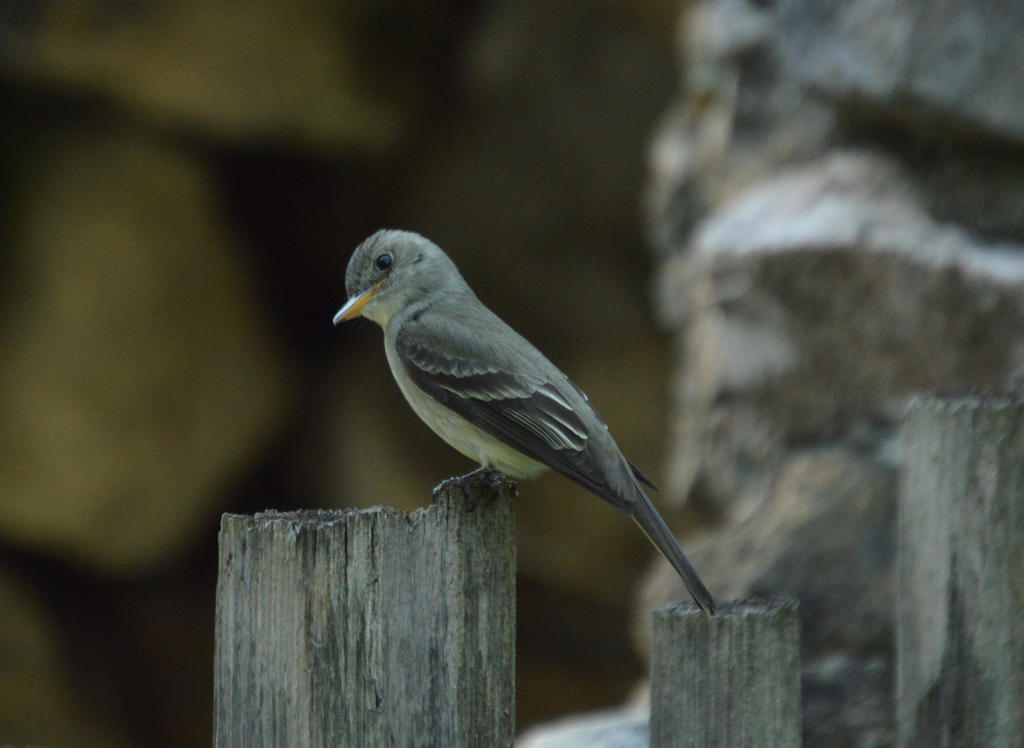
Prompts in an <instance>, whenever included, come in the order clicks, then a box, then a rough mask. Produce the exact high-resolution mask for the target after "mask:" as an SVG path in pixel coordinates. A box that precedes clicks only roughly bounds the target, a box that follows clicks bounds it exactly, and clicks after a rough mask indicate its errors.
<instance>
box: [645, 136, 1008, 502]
mask: <svg viewBox="0 0 1024 748" xmlns="http://www.w3.org/2000/svg"><path fill="white" fill-rule="evenodd" d="M660 279H661V286H660V290H659V309H660V310H661V316H662V319H663V320H665V321H666V322H667V323H669V324H681V325H682V326H683V330H684V335H683V341H684V342H683V344H682V348H681V349H680V350H681V358H680V359H679V362H680V365H681V367H682V368H681V373H682V375H681V376H680V378H679V380H678V384H677V389H676V397H677V402H678V404H679V411H678V412H679V418H678V419H677V420H676V421H675V424H674V429H675V434H676V439H675V442H674V444H675V446H674V449H673V454H672V457H671V459H670V462H671V466H672V467H671V472H670V474H669V481H668V489H669V491H670V495H672V496H679V495H685V494H687V493H689V492H691V491H693V490H694V488H695V486H699V487H700V491H701V495H702V496H703V497H704V498H705V499H706V500H707V499H710V500H711V501H712V503H713V504H714V505H715V506H716V507H717V509H719V510H722V509H724V508H726V507H725V506H724V505H727V504H729V503H730V502H731V501H735V500H737V499H738V498H739V497H741V496H743V495H744V493H745V491H747V489H749V488H751V487H752V485H753V484H754V483H756V482H758V481H762V480H763V481H768V482H770V481H771V480H772V476H773V475H774V471H775V468H776V466H777V465H778V464H779V460H780V459H781V457H782V456H783V455H784V453H785V451H786V450H787V449H789V448H791V447H792V446H793V445H797V444H800V443H805V442H807V441H814V440H851V441H853V442H857V441H863V440H864V439H865V438H867V439H868V441H870V442H872V443H874V448H875V449H879V450H883V451H884V449H885V447H886V440H885V438H881V439H879V438H877V437H878V435H880V434H882V433H883V432H884V431H885V430H886V429H891V428H892V427H893V425H894V424H895V423H896V421H897V420H898V418H899V417H900V415H901V413H902V407H903V404H904V403H905V402H906V399H907V398H908V397H909V396H910V395H911V394H912V393H914V392H915V391H918V390H922V389H928V388H933V387H940V386H941V387H954V386H966V385H972V384H974V385H978V384H990V385H993V386H998V385H999V384H1002V383H1003V382H1005V381H1006V378H1007V377H1008V376H1009V375H1010V373H1011V372H1013V371H1014V370H1015V369H1017V368H1018V367H1019V366H1021V365H1022V364H1024V334H1022V333H1021V330H1022V329H1024V249H1022V248H1021V247H1018V246H1015V245H1009V244H1003V245H993V244H990V243H988V242H985V241H983V240H979V239H976V238H974V237H972V236H970V235H969V234H967V233H965V232H964V231H962V230H960V229H958V228H957V227H955V226H951V225H944V224H939V223H937V222H935V221H933V220H932V219H930V218H929V217H928V216H927V215H926V214H925V213H924V212H923V210H922V209H921V207H920V203H919V201H918V200H917V198H916V197H915V193H914V190H913V188H912V186H911V184H910V183H909V182H908V181H907V178H906V177H905V176H903V175H902V174H901V172H900V171H899V170H898V169H896V168H895V167H893V165H892V164H891V163H889V162H887V161H886V160H885V159H884V158H881V157H878V156H873V155H865V154H854V153H844V154H838V155H834V156H832V157H829V158H825V159H823V160H822V161H821V162H820V163H817V164H814V165H811V166H808V167H805V168H802V169H798V170H795V171H792V172H788V173H782V174H780V175H779V176H778V177H776V178H774V179H770V180H767V181H766V182H764V183H762V184H759V185H756V186H754V187H752V188H751V189H750V191H749V192H748V193H747V194H746V195H745V196H743V197H742V198H740V199H737V200H735V201H734V202H732V203H730V204H728V205H727V206H726V207H724V208H723V209H722V210H721V211H719V212H718V213H717V214H715V215H714V216H713V217H711V218H710V219H709V220H708V221H707V222H706V223H704V224H703V225H702V226H701V228H700V229H699V230H698V231H697V232H696V233H695V234H694V238H693V243H692V246H691V248H690V249H689V251H688V252H686V253H685V254H680V255H677V256H676V257H674V258H673V259H671V260H670V261H668V262H667V263H666V265H665V266H664V267H663V269H662V272H661V273H660ZM882 457H884V455H882ZM762 493H763V490H762Z"/></svg>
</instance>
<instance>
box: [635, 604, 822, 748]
mask: <svg viewBox="0 0 1024 748" xmlns="http://www.w3.org/2000/svg"><path fill="white" fill-rule="evenodd" d="M801 729H802V722H801V714H800V621H799V616H798V613H797V605H796V603H795V602H792V601H786V600H767V601H748V602H735V603H726V604H724V605H722V606H721V607H720V608H719V611H718V615H715V616H709V615H708V614H707V613H705V612H703V611H702V610H700V609H699V608H698V607H697V606H696V605H694V604H693V603H677V604H675V605H670V606H668V607H665V608H660V609H658V610H656V611H654V638H653V651H652V653H651V748H675V747H676V746H707V745H722V746H730V748H741V747H742V746H752V747H753V746H756V747H758V748H772V746H787V747H788V746H796V745H800V731H801Z"/></svg>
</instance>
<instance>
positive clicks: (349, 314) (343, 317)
mask: <svg viewBox="0 0 1024 748" xmlns="http://www.w3.org/2000/svg"><path fill="white" fill-rule="evenodd" d="M383 282H384V279H383V278H381V279H380V280H379V281H377V283H376V284H374V285H373V286H371V287H370V288H368V289H366V290H365V291H363V292H362V293H361V294H359V295H358V296H353V297H352V298H351V299H349V300H348V301H346V302H345V306H343V307H342V308H341V309H339V310H338V313H337V314H335V315H334V324H335V325H337V324H338V323H339V322H346V321H348V320H350V319H355V318H356V317H358V316H359V315H360V314H361V313H362V311H363V307H364V306H366V305H367V304H368V303H369V302H370V299H372V298H373V295H374V294H375V293H377V289H379V288H380V286H381V284H382V283H383Z"/></svg>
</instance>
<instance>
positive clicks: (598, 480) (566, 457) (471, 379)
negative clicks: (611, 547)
mask: <svg viewBox="0 0 1024 748" xmlns="http://www.w3.org/2000/svg"><path fill="white" fill-rule="evenodd" d="M419 339H420V338H419V336H415V335H409V334H403V333H401V332H400V333H399V334H398V335H397V337H396V339H395V349H396V351H397V353H398V356H399V359H400V360H401V362H402V364H403V365H404V366H405V370H406V372H407V373H408V374H409V376H410V377H411V378H412V381H413V382H414V383H415V384H416V386H417V387H419V388H420V389H421V390H423V391H424V392H425V393H427V394H428V395H430V396H431V397H433V398H434V399H435V400H437V401H438V402H440V403H441V404H442V405H445V406H447V407H449V408H451V409H452V410H453V411H455V412H456V413H458V414H459V415H460V416H462V417H463V418H465V419H466V420H467V421H469V422H470V423H472V424H473V425H474V426H476V427H477V428H479V429H481V430H483V431H485V432H487V433H488V434H490V435H491V436H493V437H495V438H497V439H500V440H501V441H503V442H505V443H506V444H508V445H510V446H512V447H513V448H515V449H517V450H519V451H520V452H522V453H523V454H525V455H526V456H528V457H531V458H533V459H534V460H537V461H538V462H541V463H543V464H545V465H547V466H548V467H550V468H551V469H553V470H555V471H557V472H559V473H561V474H562V475H565V476H566V477H567V478H571V479H572V480H574V481H576V482H577V483H579V484H581V485H582V486H584V487H585V488H587V489H589V490H591V491H593V492H594V493H595V494H597V495H598V496H601V497H602V498H604V499H606V500H607V501H609V502H610V503H612V504H614V505H615V506H618V507H620V508H624V502H623V501H622V499H620V498H619V497H618V496H617V495H616V494H615V492H613V491H611V489H610V488H609V486H608V484H607V482H606V480H605V478H604V475H603V473H602V471H601V470H600V468H599V467H598V465H597V464H596V461H595V459H594V454H593V452H592V450H591V449H590V448H589V447H590V444H589V442H590V436H589V434H588V430H587V426H586V424H585V423H584V421H583V420H582V419H581V418H580V416H579V414H578V413H577V412H576V410H575V409H574V408H573V404H572V403H571V402H570V401H569V398H568V396H567V395H565V394H563V393H562V392H561V391H560V390H559V388H558V387H557V386H556V385H555V384H554V383H552V382H550V381H547V380H546V379H545V378H542V377H540V376H537V375H536V374H533V373H528V372H524V371H509V370H508V369H510V368H511V367H505V368H504V369H503V368H502V367H500V366H499V365H497V364H495V363H493V357H492V358H491V361H490V362H488V363H484V362H485V361H487V357H485V356H483V355H480V356H477V355H473V351H471V350H461V351H459V352H457V353H456V352H453V351H449V350H446V351H440V350H439V348H440V346H433V345H424V344H423V343H421V342H418V341H419ZM466 342H467V341H465V340H464V341H463V347H465V344H466ZM552 368H554V367H552ZM555 371H556V372H557V369H556V370H555ZM558 375H559V376H562V375H561V373H560V372H558ZM566 381H568V380H566ZM583 402H584V403H586V400H585V399H583ZM587 407H589V406H587Z"/></svg>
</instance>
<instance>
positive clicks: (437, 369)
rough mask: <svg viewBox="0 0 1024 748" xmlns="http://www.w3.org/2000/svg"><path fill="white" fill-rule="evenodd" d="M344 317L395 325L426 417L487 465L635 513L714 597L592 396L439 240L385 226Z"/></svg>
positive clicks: (388, 341) (407, 390) (371, 241)
mask: <svg viewBox="0 0 1024 748" xmlns="http://www.w3.org/2000/svg"><path fill="white" fill-rule="evenodd" d="M345 286H346V290H347V291H348V294H349V301H348V302H347V303H346V304H345V306H344V307H342V309H341V310H340V311H339V312H338V313H337V314H336V315H335V317H334V323H335V324H338V323H339V322H342V321H345V320H347V319H351V318H353V317H356V316H358V315H360V314H361V315H362V316H365V317H367V318H369V319H371V320H373V321H374V322H376V323H377V324H379V325H380V326H381V327H382V328H383V329H384V348H385V352H386V354H387V359H388V364H389V365H390V367H391V372H392V374H393V375H394V377H395V380H396V381H397V383H398V386H399V389H401V391H402V394H403V395H405V398H406V400H408V401H409V404H410V405H411V406H412V408H413V410H414V411H415V412H416V413H417V415H419V416H420V418H422V419H423V420H424V421H425V422H426V424H427V425H428V426H430V428H431V429H433V430H434V431H435V432H436V433H437V434H438V435H439V436H441V438H443V439H444V440H445V441H447V442H448V443H449V444H450V445H451V446H453V447H454V448H455V449H457V450H458V451H459V452H461V453H462V454H464V455H466V456H467V457H469V458H470V459H473V460H475V461H477V462H478V463H480V465H482V466H483V467H485V468H487V469H491V470H497V471H500V472H502V473H505V474H507V475H510V476H512V477H515V478H533V477H535V476H536V475H537V474H539V473H540V472H542V471H543V470H545V469H547V468H551V469H553V470H555V471H557V472H559V473H561V474H562V475H565V476H566V477H568V478H571V479H572V480H574V481H576V482H577V483H579V484H580V485H582V486H583V487H584V488H586V489H587V490H589V491H591V492H592V493H594V494H596V495H597V496H599V497H601V498H602V499H604V500H605V501H607V502H609V503H610V504H612V505H613V506H616V507H618V508H619V509H621V510H622V511H624V512H626V513H627V514H629V515H630V516H631V517H632V518H633V519H634V520H635V521H636V523H637V524H638V525H639V526H640V528H641V529H642V530H643V531H644V533H645V534H646V535H647V537H648V538H649V539H650V541H651V542H652V543H653V544H654V545H655V547H657V548H658V550H659V551H661V553H662V554H663V555H664V556H665V557H666V558H667V559H668V561H669V562H670V563H671V564H672V566H673V567H674V568H675V569H676V571H677V572H678V573H679V575H680V577H682V579H683V582H685V583H686V587H687V589H688V590H689V591H690V594H691V595H692V596H693V599H694V600H695V601H696V602H697V604H698V605H700V606H701V607H702V608H704V609H705V610H707V611H709V612H711V613H713V612H714V610H715V603H714V600H713V599H712V597H711V594H710V593H709V592H708V590H707V588H706V587H705V586H704V584H703V583H702V582H701V580H700V577H699V576H698V575H697V572H696V571H695V570H694V568H693V566H692V565H691V564H690V562H689V560H688V559H687V558H686V555H685V554H684V553H683V551H682V549H681V548H680V547H679V543H678V542H677V541H676V539H675V536H674V535H673V534H672V532H671V531H670V530H669V528H668V526H667V525H666V524H665V521H664V520H663V519H662V517H661V515H660V514H659V513H658V511H657V510H656V509H655V508H654V505H653V504H652V503H651V501H650V499H649V498H648V497H647V494H646V493H644V490H643V488H642V486H641V485H640V484H641V482H643V483H646V484H647V485H652V484H651V482H650V481H649V480H648V479H647V478H646V476H644V475H643V473H641V472H640V471H639V470H638V469H637V468H636V467H634V466H633V465H632V464H630V463H629V462H628V461H627V460H626V458H625V457H624V456H623V455H622V452H621V451H620V450H619V448H618V446H617V445H616V444H615V440H614V439H612V437H611V434H609V433H608V427H607V425H605V422H604V420H603V419H602V418H601V416H600V415H598V413H597V411H596V410H594V407H593V406H592V405H591V404H590V401H589V400H588V399H587V396H586V395H584V394H583V392H582V391H581V390H580V389H579V387H577V386H576V385H575V384H573V383H572V382H571V381H570V380H569V378H568V377H567V376H566V375H565V374H563V373H562V372H561V370H559V369H558V368H557V367H556V366H555V365H554V364H552V363H551V362H550V361H549V360H548V359H547V358H545V357H544V355H543V354H542V353H541V352H540V351H538V350H537V349H536V348H534V346H533V345H531V344H530V343H529V342H528V341H527V340H526V339H525V338H523V337H522V336H521V335H519V334H518V333H517V332H516V331H515V330H513V329H512V328H511V327H509V326H508V325H507V324H505V323H504V322H503V321H502V320H501V319H500V318H499V317H498V316H497V315H495V314H494V313H493V312H491V311H490V310H489V309H488V308H487V307H485V306H484V305H483V304H482V303H481V302H480V300H479V299H477V297H476V295H475V294H474V293H473V291H472V290H471V289H470V288H469V286H468V285H467V284H466V282H465V280H463V278H462V276H461V275H460V274H459V271H458V269H457V268H456V267H455V264H454V263H453V262H452V261H451V260H450V259H449V258H448V256H447V255H446V254H445V253H444V252H443V251H442V250H441V249H440V247H438V246H437V245H436V244H434V243H433V242H431V241H429V240H428V239H426V238H424V237H422V236H420V235H418V234H414V233H412V232H408V231H394V230H383V231H378V232H377V233H376V234H374V235H373V236H371V237H370V238H368V239H367V240H366V241H364V242H363V243H362V244H360V245H359V247H357V248H356V251H355V253H354V254H353V255H352V259H351V260H350V261H349V265H348V271H347V273H346V276H345Z"/></svg>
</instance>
